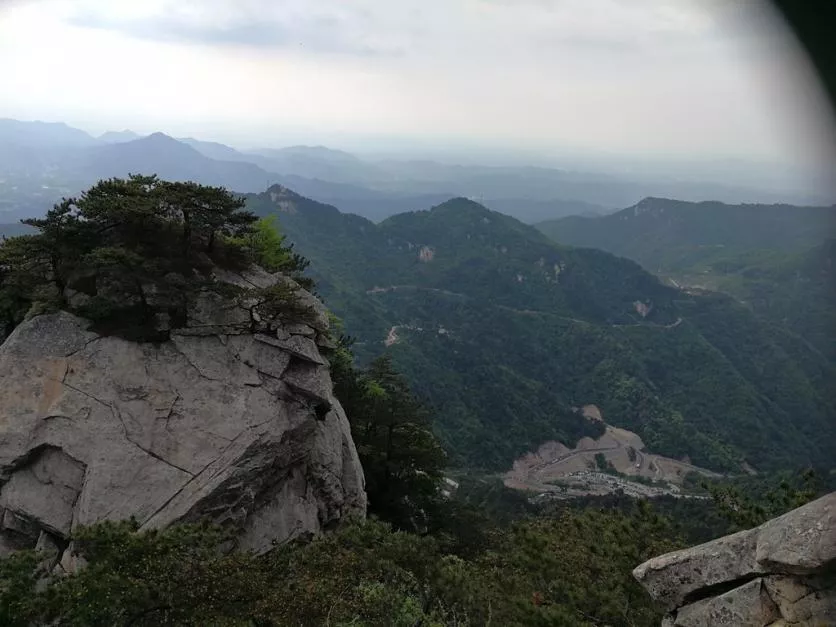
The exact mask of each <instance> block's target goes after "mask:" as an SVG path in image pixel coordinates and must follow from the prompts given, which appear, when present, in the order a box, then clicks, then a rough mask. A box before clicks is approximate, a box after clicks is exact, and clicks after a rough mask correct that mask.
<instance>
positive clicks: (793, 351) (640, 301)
mask: <svg viewBox="0 0 836 627" xmlns="http://www.w3.org/2000/svg"><path fill="white" fill-rule="evenodd" d="M282 200H283V201H284V202H285V204H284V206H282V207H281V208H279V207H277V206H276V205H275V204H274V203H273V201H272V200H271V198H270V196H269V194H267V193H264V194H260V195H250V196H249V197H248V203H249V206H250V208H251V209H252V210H254V211H256V212H257V213H259V214H261V215H269V214H271V213H275V214H276V215H277V216H278V218H279V221H280V224H281V226H282V229H283V230H284V231H285V232H286V233H287V235H288V238H289V239H290V240H291V241H292V242H293V243H294V245H295V247H296V250H297V251H298V252H300V253H301V254H303V255H306V256H308V257H309V258H311V260H312V262H313V264H312V267H313V269H314V270H313V276H314V278H315V279H316V280H317V281H318V285H319V290H320V293H321V294H322V295H323V297H324V298H325V299H326V302H327V303H328V304H329V306H330V307H331V309H332V310H334V311H335V312H336V314H337V315H339V316H340V317H342V318H343V320H344V321H345V324H346V327H347V329H348V332H349V333H350V334H352V335H354V336H355V337H356V338H357V344H356V348H357V353H358V355H359V356H360V357H361V358H362V359H369V358H371V357H373V356H375V355H377V354H380V353H382V352H385V353H388V354H390V355H392V357H393V359H394V360H395V363H396V365H397V366H398V367H399V368H401V369H402V370H403V371H404V372H405V373H406V374H407V375H408V377H409V379H410V382H411V384H412V385H413V386H414V387H415V389H416V390H417V391H418V392H419V393H421V394H422V395H423V396H424V397H425V398H426V399H427V400H428V401H429V402H430V404H431V405H432V406H433V407H434V408H435V409H436V411H437V412H438V414H439V419H438V422H437V428H438V431H439V433H440V436H441V437H442V440H443V441H444V442H445V445H447V446H448V447H449V449H450V450H451V451H452V452H453V455H454V459H455V461H456V463H459V464H464V465H477V466H478V465H480V464H482V465H486V466H488V467H503V466H504V467H507V466H508V465H510V461H511V459H513V458H514V457H515V456H516V455H517V454H520V453H523V452H525V451H527V450H534V449H536V447H537V446H538V445H539V444H541V443H542V442H544V441H547V440H550V439H554V440H560V441H563V442H567V443H568V444H570V445H571V444H573V442H572V438H574V437H577V436H579V435H582V434H584V429H586V428H587V427H586V426H584V423H583V422H579V421H578V420H581V421H583V419H582V418H581V417H579V416H578V415H576V414H574V413H573V411H572V410H571V407H573V406H576V407H577V406H583V405H586V404H589V403H594V404H596V405H598V406H599V407H601V408H602V411H603V412H604V413H605V415H607V416H609V417H610V422H611V423H612V424H615V425H617V426H621V427H624V428H626V429H630V430H632V431H635V432H636V433H638V434H639V435H640V436H641V437H642V439H643V440H644V441H645V442H646V443H647V444H648V446H649V447H650V448H651V450H653V451H654V452H658V453H660V454H664V455H667V456H670V457H674V458H678V459H681V458H683V456H688V457H689V458H690V459H692V460H693V462H694V463H695V464H699V465H703V466H707V467H709V468H713V469H720V470H732V469H734V468H739V467H740V464H742V463H743V462H744V461H745V462H747V463H749V464H750V465H752V466H754V467H756V468H761V467H763V468H767V467H772V466H773V465H776V464H777V465H781V464H785V463H805V462H804V461H803V460H808V461H813V458H817V459H823V458H820V457H819V455H825V456H826V455H827V453H825V452H824V451H825V449H826V448H827V446H828V445H827V444H826V443H825V440H826V439H827V437H828V436H826V435H824V434H826V433H830V432H832V430H833V425H832V416H833V415H834V413H833V407H832V405H830V401H829V400H828V399H827V398H826V397H825V396H823V395H822V393H821V392H820V391H817V388H816V385H817V383H815V382H817V381H820V379H818V378H816V377H820V376H822V375H821V373H822V372H826V373H829V374H825V375H823V376H825V377H830V376H832V375H833V369H832V367H831V366H828V365H825V364H819V365H818V366H816V367H815V368H808V364H809V365H812V364H813V363H818V362H817V361H816V358H815V357H814V356H812V354H810V352H809V349H808V348H805V347H804V343H803V342H802V341H801V339H800V338H798V337H797V336H795V335H793V334H791V333H783V332H782V334H776V332H775V331H773V330H771V329H770V328H767V327H766V326H764V324H763V323H761V322H759V321H758V320H757V319H756V318H755V317H754V316H753V315H752V314H751V312H749V311H748V310H747V309H746V308H745V307H743V306H742V305H739V304H738V303H736V302H735V301H734V300H733V299H731V298H729V297H726V296H723V295H722V294H711V293H708V294H691V293H688V292H685V291H683V290H680V289H677V288H675V287H670V286H665V285H663V284H662V283H660V282H659V280H658V279H657V278H656V277H654V276H652V275H650V274H648V273H647V272H646V271H644V270H643V269H642V268H641V267H640V266H639V265H638V264H637V263H635V262H633V261H630V260H627V259H623V258H618V257H615V256H613V255H611V254H609V253H606V252H603V251H598V250H592V249H577V248H571V247H568V246H559V245H556V244H554V243H553V242H551V241H549V239H548V238H546V237H545V236H544V235H543V234H542V233H540V232H538V231H537V230H536V229H534V228H533V227H531V226H528V225H525V224H522V223H520V222H519V221H517V220H514V219H513V218H510V217H508V216H504V215H502V214H497V213H495V212H491V211H490V210H489V209H487V208H485V207H483V206H480V205H479V204H478V203H475V202H473V201H471V200H468V199H462V198H458V199H452V200H450V201H447V202H446V203H442V204H441V205H439V206H436V207H433V208H432V209H430V210H424V211H416V212H409V213H406V214H401V215H398V216H394V217H392V218H389V219H387V220H384V221H383V222H381V223H380V224H377V225H375V224H374V223H372V222H370V221H368V220H365V219H363V218H361V217H359V216H352V215H346V214H342V213H340V212H339V211H338V210H337V209H336V208H334V207H329V206H327V205H322V204H321V203H316V202H314V201H311V200H310V199H306V198H304V197H302V198H300V197H294V198H292V199H290V198H284V199H282ZM288 202H289V203H290V204H292V205H293V206H292V207H288V206H287V203H288ZM816 368H823V369H824V370H818V371H817V370H816ZM817 372H818V373H819V374H816V373H817ZM476 390H478V393H475V391H476ZM790 390H793V391H792V392H791V391H790ZM474 393H475V395H474ZM802 407H804V409H801V408H802ZM788 424H789V425H793V426H792V427H788V426H787V425H788ZM828 430H829V431H828ZM744 434H745V435H744ZM814 434H818V435H814ZM817 446H823V447H824V448H823V449H821V453H816V452H814V451H815V449H816V447H817ZM811 447H812V448H811ZM788 460H795V462H788Z"/></svg>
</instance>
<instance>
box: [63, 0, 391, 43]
mask: <svg viewBox="0 0 836 627" xmlns="http://www.w3.org/2000/svg"><path fill="white" fill-rule="evenodd" d="M364 4H365V3H359V4H348V3H341V2H333V1H326V2H311V3H310V4H309V3H307V2H304V1H297V0H283V1H279V2H267V1H266V0H249V1H245V2H240V1H239V2H234V1H228V0H205V1H203V2H199V3H198V2H195V1H194V0H192V1H189V0H185V1H180V2H176V3H175V2H167V1H157V2H151V3H146V4H144V5H143V7H144V10H143V9H141V10H139V11H128V12H123V11H120V10H119V9H118V8H117V9H116V10H114V5H113V4H110V5H108V4H104V3H102V2H99V3H96V2H87V3H86V4H85V5H83V7H82V9H81V10H77V11H75V12H73V13H71V14H70V15H68V16H67V17H66V21H67V23H69V24H72V25H74V26H79V27H84V28H93V29H100V30H108V31H114V32H119V33H123V34H125V35H129V36H131V37H136V38H141V39H147V40H151V41H163V42H170V43H171V42H176V43H185V44H199V45H210V46H235V47H246V48H267V49H271V48H274V49H288V48H291V49H292V48H301V49H303V50H304V51H306V52H310V53H316V54H347V55H357V56H374V55H386V56H397V55H400V54H403V53H404V48H403V44H404V43H405V42H404V41H403V40H402V37H401V39H400V40H399V39H398V37H399V36H401V35H402V33H401V32H398V33H397V34H396V35H395V36H392V31H391V30H390V29H389V28H387V27H386V26H387V25H386V24H382V23H376V22H375V20H374V19H373V18H372V15H373V14H372V12H371V11H369V10H368V9H367V8H366V7H365V6H364Z"/></svg>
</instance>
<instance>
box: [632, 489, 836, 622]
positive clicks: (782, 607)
mask: <svg viewBox="0 0 836 627" xmlns="http://www.w3.org/2000/svg"><path fill="white" fill-rule="evenodd" d="M633 576H634V577H635V578H636V579H637V580H638V581H639V583H641V584H642V585H643V586H644V587H645V589H646V590H647V591H648V592H649V593H650V595H651V596H652V597H653V598H654V599H655V600H656V601H658V602H659V603H660V604H662V605H664V607H665V608H666V609H667V610H668V615H667V616H666V618H665V623H664V624H667V625H674V626H677V627H680V626H681V627H697V626H702V625H706V626H708V625H741V626H742V625H746V626H752V627H765V626H766V625H776V626H777V625H811V626H813V625H816V626H818V625H836V492H834V493H831V494H828V495H827V496H824V497H822V498H820V499H817V500H816V501H813V502H812V503H808V504H807V505H804V506H803V507H799V508H798V509H795V510H793V511H791V512H788V513H786V514H784V515H783V516H779V517H778V518H775V519H773V520H770V521H768V522H766V523H764V524H763V525H761V526H760V527H757V528H755V529H749V530H747V531H741V532H740V533H736V534H733V535H730V536H726V537H724V538H719V539H717V540H713V541H711V542H707V543H705V544H701V545H699V546H696V547H692V548H689V549H684V550H681V551H674V552H673V553H668V554H666V555H662V556H660V557H654V558H653V559H651V560H648V561H647V562H645V563H644V564H642V565H640V566H638V567H637V568H636V569H635V570H634V571H633Z"/></svg>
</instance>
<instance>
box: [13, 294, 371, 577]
mask: <svg viewBox="0 0 836 627" xmlns="http://www.w3.org/2000/svg"><path fill="white" fill-rule="evenodd" d="M306 294H307V293H306ZM307 298H308V299H309V301H310V302H311V303H313V302H314V301H315V299H314V298H313V297H312V296H310V295H309V294H308V295H307ZM211 303H212V301H211V299H207V300H206V301H205V302H203V303H201V304H200V311H199V316H195V320H196V322H195V325H194V326H193V327H189V328H185V329H183V330H182V333H181V332H179V331H173V332H172V335H171V340H170V341H167V342H163V343H158V344H154V343H136V342H130V341H126V340H123V339H120V338H118V337H113V336H110V337H104V336H99V335H97V334H96V333H94V332H92V331H91V330H89V326H90V325H89V323H88V322H87V321H86V320H84V319H82V318H78V317H76V316H74V315H71V314H69V313H66V312H59V313H55V314H49V315H42V316H37V317H35V318H32V319H31V320H28V321H26V322H24V323H22V324H21V325H20V326H18V327H17V328H16V329H15V331H14V332H13V333H12V335H11V336H9V338H8V339H7V340H6V342H5V343H3V345H2V346H0V554H2V553H4V552H8V551H11V550H15V549H20V548H33V547H35V546H36V545H39V546H49V547H55V550H56V551H59V552H60V550H63V549H64V548H66V546H67V538H68V535H69V533H70V531H71V530H72V529H73V528H74V527H76V526H78V525H89V524H91V523H94V522H97V521H100V520H124V519H127V518H130V517H135V518H136V519H137V520H138V521H139V523H140V524H141V525H142V527H144V528H150V527H164V526H167V525H170V524H172V523H174V522H177V521H194V520H197V519H209V520H212V521H215V522H217V523H220V524H225V525H230V526H232V527H233V528H234V529H235V530H236V532H237V537H238V546H239V548H241V549H252V550H255V551H258V552H264V551H267V550H269V549H270V547H271V546H272V545H273V543H276V542H279V543H280V542H284V541H287V540H289V539H292V538H294V537H297V536H299V535H304V534H315V533H317V532H319V531H321V530H323V529H325V528H327V527H329V526H332V525H334V524H336V523H337V522H339V521H340V520H341V519H344V518H345V517H347V516H351V515H360V516H362V515H364V514H365V506H366V500H365V492H364V482H363V473H362V469H361V467H360V463H359V460H358V458H357V452H356V450H355V448H354V443H353V441H352V439H351V433H350V429H349V424H348V420H347V419H346V416H345V413H344V412H343V410H342V408H341V406H340V404H339V401H337V399H336V398H334V395H333V390H332V385H331V379H330V375H329V371H328V366H327V361H326V360H325V359H324V358H323V357H322V355H321V353H320V351H319V348H318V344H317V341H318V339H319V338H318V336H320V335H321V336H322V338H326V337H327V336H326V335H325V334H324V331H325V330H327V318H326V317H325V314H324V309H323V308H322V306H321V304H319V305H318V309H316V310H315V314H316V323H314V324H313V325H310V326H308V325H299V324H297V325H286V326H287V328H284V327H282V326H281V325H279V326H278V327H277V325H276V324H272V325H271V326H270V327H269V328H265V329H257V330H253V329H248V328H246V327H245V326H244V325H243V321H244V320H245V318H244V317H243V316H239V315H238V314H237V313H236V312H234V311H231V310H230V309H229V307H227V306H224V307H217V308H215V309H214V310H213V309H212V307H211ZM213 311H215V312H216V314H217V315H216V316H215V317H213ZM246 320H247V321H248V320H249V319H248V318H246ZM315 327H318V328H315ZM210 330H211V331H210ZM268 333H269V335H268ZM59 557H60V556H59ZM69 558H70V556H69V555H65V556H64V558H61V559H56V562H57V563H63V562H67V561H71V560H70V559H69Z"/></svg>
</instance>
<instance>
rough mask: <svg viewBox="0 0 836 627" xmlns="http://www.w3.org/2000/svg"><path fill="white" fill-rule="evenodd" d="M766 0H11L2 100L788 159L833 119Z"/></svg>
mask: <svg viewBox="0 0 836 627" xmlns="http://www.w3.org/2000/svg"><path fill="white" fill-rule="evenodd" d="M758 6H759V2H758V0H726V1H722V0H693V1H692V0H132V1H123V0H0V90H1V91H0V93H2V97H0V117H14V118H19V119H43V120H49V121H66V122H68V123H70V124H72V125H75V126H79V127H82V128H84V129H85V130H89V131H91V132H96V133H98V132H102V131H104V130H108V129H114V130H119V129H122V128H131V129H133V130H136V131H139V132H150V131H154V130H162V131H164V132H167V133H169V134H172V135H175V136H186V135H191V136H195V137H199V138H201V139H214V140H218V141H225V142H228V143H232V144H236V145H239V146H253V145H268V144H289V143H299V142H305V143H326V144H330V145H334V146H337V147H346V148H353V149H357V148H362V147H370V148H374V147H375V146H380V147H383V146H388V145H392V146H394V145H397V143H398V142H404V143H405V142H407V141H408V140H412V141H414V142H416V143H424V144H432V143H434V142H435V143H438V144H440V145H441V144H444V145H454V144H456V143H462V144H467V143H470V144H473V143H477V144H478V143H493V144H497V145H507V146H513V147H517V148H521V149H536V150H540V149H545V150H548V149H555V150H590V151H603V152H610V153H622V154H636V155H675V156H688V157H715V156H723V157H726V156H732V157H746V158H755V159H769V160H772V159H781V160H787V161H796V160H799V159H805V158H809V157H811V156H817V155H819V154H821V153H820V150H821V148H820V146H819V145H817V144H816V140H815V138H816V137H821V136H822V135H823V134H824V132H825V131H824V119H825V116H823V114H822V110H821V103H820V102H817V98H818V97H819V96H818V94H817V93H816V88H815V86H814V85H813V83H812V82H811V81H809V76H808V70H807V68H806V67H805V66H804V65H803V64H802V63H801V62H799V60H798V57H796V56H794V54H793V49H792V48H791V47H790V46H789V45H788V43H787V42H788V40H787V39H786V38H785V37H783V36H781V35H780V33H779V32H778V31H776V29H774V28H772V27H771V25H772V22H771V21H770V20H769V19H768V18H769V16H768V15H767V14H766V13H765V12H764V11H762V10H757V7H758Z"/></svg>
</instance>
